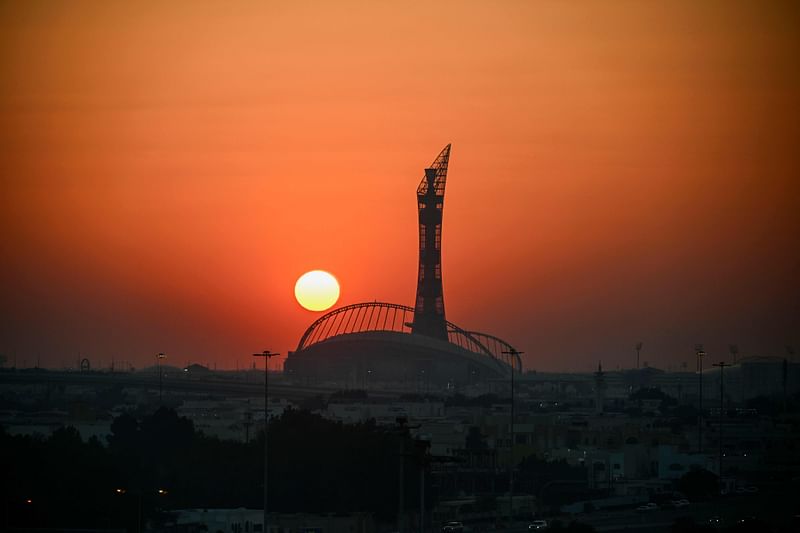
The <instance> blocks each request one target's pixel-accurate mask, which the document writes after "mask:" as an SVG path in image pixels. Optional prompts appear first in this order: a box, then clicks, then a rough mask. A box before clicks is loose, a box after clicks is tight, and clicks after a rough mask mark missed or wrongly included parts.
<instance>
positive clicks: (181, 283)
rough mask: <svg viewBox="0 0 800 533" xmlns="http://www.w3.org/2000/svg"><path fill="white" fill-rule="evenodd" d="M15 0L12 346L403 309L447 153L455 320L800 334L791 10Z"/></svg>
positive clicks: (681, 346)
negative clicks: (378, 304)
mask: <svg viewBox="0 0 800 533" xmlns="http://www.w3.org/2000/svg"><path fill="white" fill-rule="evenodd" d="M164 4H167V3H162V2H119V3H112V2H63V3H59V2H29V1H21V2H2V3H0V225H1V226H0V227H2V232H1V233H0V254H1V255H0V260H1V262H2V264H0V275H1V276H2V278H1V279H2V288H1V289H0V303H1V304H2V309H3V317H2V318H3V320H2V324H0V353H6V354H7V355H8V356H9V358H13V354H14V353H16V354H17V359H18V365H20V366H21V365H22V364H23V362H24V361H27V363H28V364H33V362H34V361H35V360H36V358H37V357H40V358H41V363H42V364H43V365H45V366H59V367H60V366H64V365H74V364H75V360H76V358H77V357H78V353H79V352H80V353H81V354H82V355H83V356H86V357H89V358H90V359H91V360H92V362H93V365H94V366H107V365H108V364H109V363H110V360H111V357H112V356H114V357H115V358H116V359H117V360H121V359H125V360H130V361H133V362H134V364H136V365H137V366H141V365H144V364H150V363H151V362H154V361H155V353H156V352H159V351H164V352H167V353H168V354H169V355H170V362H171V363H173V364H181V365H183V364H186V363H187V362H189V361H192V362H200V363H206V362H207V363H210V364H212V365H213V364H215V363H216V364H217V365H219V366H221V367H234V366H235V364H237V362H238V364H239V365H240V366H241V365H244V364H250V360H251V359H252V358H251V357H250V356H249V354H250V353H252V352H253V351H261V350H263V349H265V348H267V349H271V350H273V351H280V352H282V353H286V351H287V350H289V349H293V348H294V345H295V344H296V342H297V340H298V339H299V337H300V335H301V334H302V332H303V330H304V329H305V327H306V326H307V325H308V324H310V323H311V322H312V321H313V319H314V318H316V317H317V316H318V314H315V313H311V312H308V311H304V310H303V309H301V308H300V307H299V306H298V305H297V303H296V302H295V301H294V296H293V289H294V283H295V281H296V279H297V277H298V276H299V275H300V274H302V273H303V272H305V271H307V270H312V269H316V268H321V269H325V270H329V271H330V272H332V273H334V274H335V275H336V277H337V278H338V279H339V281H340V282H341V284H342V297H341V299H340V304H348V303H354V302H358V301H363V300H374V299H377V300H383V301H390V302H396V303H402V304H406V305H410V304H411V303H412V302H413V296H414V290H415V286H416V278H415V276H416V262H417V256H416V254H417V251H416V247H417V243H416V239H417V233H416V217H417V213H416V202H415V196H414V194H415V190H416V186H417V183H418V182H419V180H420V178H421V177H422V174H423V168H424V167H425V166H426V165H427V164H429V163H430V162H431V161H432V160H433V158H434V157H435V156H436V154H437V153H438V152H439V151H440V150H441V149H442V147H444V145H446V144H447V143H449V142H452V143H453V152H452V158H451V164H450V174H449V180H448V187H447V197H446V202H445V213H444V239H443V270H444V274H443V278H444V288H445V304H446V308H447V314H448V319H449V320H451V321H453V322H455V323H457V324H459V325H461V326H463V327H465V328H468V329H478V330H483V331H487V332H491V333H494V334H496V335H498V336H500V337H503V338H505V339H507V340H508V341H510V342H511V343H512V344H514V345H515V346H517V347H518V349H520V350H524V351H525V352H526V356H525V364H526V367H527V368H534V369H540V370H588V369H589V368H591V367H592V366H594V365H596V363H597V360H598V359H602V360H603V361H604V365H605V366H607V367H610V368H614V367H616V366H618V365H619V366H630V365H631V364H632V363H633V361H634V360H635V352H634V350H633V345H634V344H635V342H636V341H638V340H642V341H643V342H644V345H645V346H644V350H643V353H642V359H643V360H646V361H650V362H651V364H653V365H657V366H661V367H668V366H671V367H676V366H677V365H678V364H680V362H682V361H687V360H692V355H691V354H692V348H693V346H694V344H695V343H696V342H704V343H705V344H706V348H707V351H708V352H709V355H710V356H711V357H712V358H713V359H715V360H716V358H720V359H722V358H726V357H727V355H728V354H727V345H728V344H729V343H734V342H735V343H738V344H739V345H740V349H741V352H742V353H743V354H752V353H759V354H775V355H783V354H784V349H783V347H784V345H786V344H793V345H795V346H796V345H797V344H798V341H800V338H798V336H799V333H798V332H800V318H799V317H800V307H799V306H798V298H797V297H798V294H800V275H798V274H800V273H799V272H798V270H799V269H798V265H799V264H800V252H798V250H800V243H798V240H800V239H798V229H797V228H798V227H800V224H799V223H798V222H799V221H798V218H800V217H799V216H798V198H800V194H799V193H800V184H799V183H798V182H799V179H798V178H800V155H798V153H800V151H798V149H797V145H798V139H800V104H799V103H798V102H799V101H800V98H798V95H800V67H798V65H800V57H798V56H799V55H800V54H798V50H800V31H799V30H800V8H798V4H797V3H794V2H786V3H780V2H766V3H765V2H757V1H753V2H730V1H723V2H716V3H715V2H694V1H686V2H666V3H663V4H657V3H655V2H586V3H583V2H568V3H567V2H544V1H543V2H522V1H520V2H490V1H486V2H468V1H457V2H402V3H401V2H369V1H364V2H343V1H338V2H321V1H320V2H294V1H293V2H256V1H253V2H245V1H242V2H207V3H206V2H186V3H180V2H169V3H168V4H169V5H164Z"/></svg>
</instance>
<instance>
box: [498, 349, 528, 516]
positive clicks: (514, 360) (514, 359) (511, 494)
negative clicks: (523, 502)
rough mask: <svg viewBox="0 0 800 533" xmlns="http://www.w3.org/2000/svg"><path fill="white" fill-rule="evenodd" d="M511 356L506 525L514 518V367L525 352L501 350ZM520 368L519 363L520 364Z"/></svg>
mask: <svg viewBox="0 0 800 533" xmlns="http://www.w3.org/2000/svg"><path fill="white" fill-rule="evenodd" d="M503 353H504V354H506V355H510V356H511V424H510V426H511V427H510V431H509V432H510V433H511V446H510V450H511V459H510V461H509V463H508V464H509V467H508V527H511V523H512V522H513V520H514V369H515V367H516V365H517V363H518V362H519V361H520V358H519V356H520V355H522V354H523V353H525V352H518V351H517V350H516V349H514V348H511V349H510V350H509V351H504V352H503ZM520 369H521V365H520Z"/></svg>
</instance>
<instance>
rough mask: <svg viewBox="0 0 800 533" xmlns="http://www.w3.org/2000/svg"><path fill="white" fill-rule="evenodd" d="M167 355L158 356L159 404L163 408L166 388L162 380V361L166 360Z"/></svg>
mask: <svg viewBox="0 0 800 533" xmlns="http://www.w3.org/2000/svg"><path fill="white" fill-rule="evenodd" d="M166 357H167V354H165V353H164V352H158V353H157V354H156V361H158V404H159V407H161V406H162V405H163V404H164V401H163V400H164V386H163V382H162V380H161V360H162V359H166Z"/></svg>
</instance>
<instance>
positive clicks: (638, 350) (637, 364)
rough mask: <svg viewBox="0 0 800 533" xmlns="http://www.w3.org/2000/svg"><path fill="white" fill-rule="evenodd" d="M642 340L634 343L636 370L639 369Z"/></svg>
mask: <svg viewBox="0 0 800 533" xmlns="http://www.w3.org/2000/svg"><path fill="white" fill-rule="evenodd" d="M642 346H643V344H642V341H639V342H637V343H636V370H639V352H641V351H642Z"/></svg>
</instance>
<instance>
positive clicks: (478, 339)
mask: <svg viewBox="0 0 800 533" xmlns="http://www.w3.org/2000/svg"><path fill="white" fill-rule="evenodd" d="M449 161H450V145H449V144H448V145H447V146H446V147H445V148H444V150H442V152H441V153H440V154H439V155H438V156H437V157H436V159H435V160H434V161H433V163H432V164H431V166H430V167H428V168H426V169H425V175H424V176H423V178H422V181H421V182H420V184H419V186H418V187H417V208H418V214H419V269H418V274H417V294H416V299H415V303H414V307H413V308H412V307H408V306H404V305H399V304H393V303H386V302H365V303H359V304H353V305H347V306H344V307H340V308H337V309H334V310H332V311H330V312H328V313H326V314H325V315H323V316H321V317H320V318H319V319H317V320H316V321H314V323H312V324H311V325H310V326H309V327H308V329H307V330H306V331H305V333H303V336H302V337H301V338H300V342H299V343H298V345H297V349H296V350H295V351H293V352H289V356H288V358H287V360H286V363H285V367H284V370H285V372H286V373H287V374H289V375H291V376H292V377H294V378H297V379H301V380H303V381H308V382H340V383H341V382H344V383H349V384H353V385H356V386H362V387H365V388H368V387H369V385H370V383H377V382H381V383H396V384H398V385H405V386H408V385H409V384H424V385H425V386H426V387H428V386H430V387H435V388H439V387H446V388H457V387H459V386H463V385H471V384H476V383H481V382H485V381H487V380H494V379H503V378H507V377H509V376H510V375H511V372H512V371H516V372H520V371H521V370H522V361H521V359H520V357H519V355H518V354H517V351H516V350H515V349H514V347H513V346H511V345H510V344H509V343H507V342H506V341H504V340H502V339H500V338H498V337H495V336H493V335H489V334H487V333H481V332H477V331H470V330H466V329H463V328H461V327H459V326H456V325H455V324H453V323H451V322H448V321H447V319H446V316H445V307H444V291H443V290H442V252H441V250H442V214H443V210H444V192H445V185H446V183H447V167H448V163H449Z"/></svg>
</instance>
